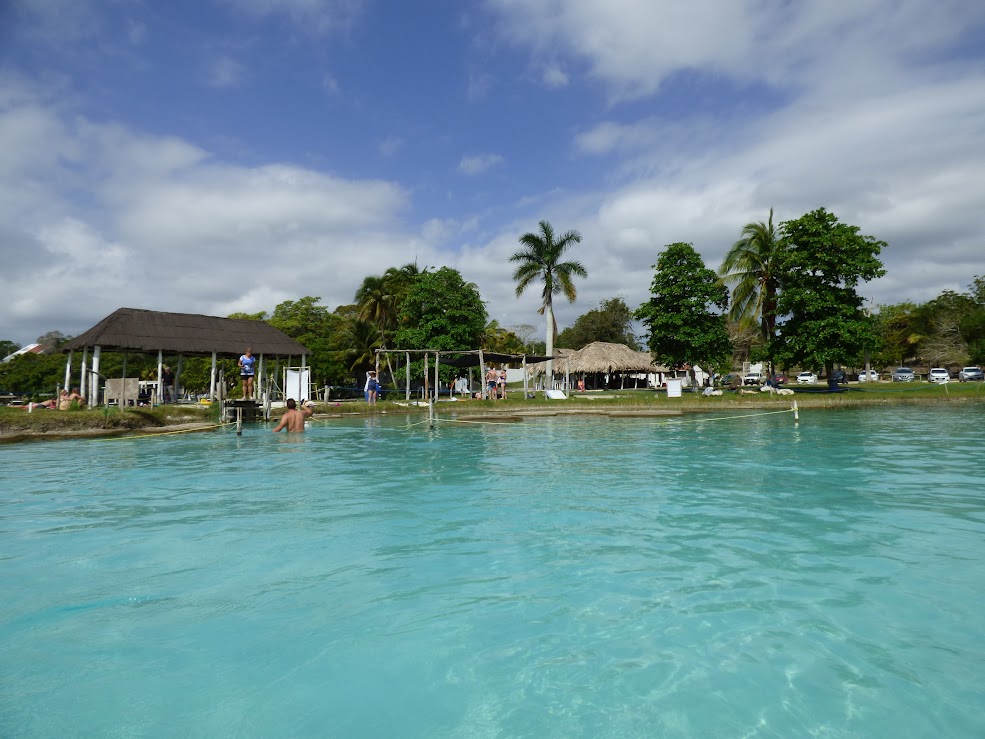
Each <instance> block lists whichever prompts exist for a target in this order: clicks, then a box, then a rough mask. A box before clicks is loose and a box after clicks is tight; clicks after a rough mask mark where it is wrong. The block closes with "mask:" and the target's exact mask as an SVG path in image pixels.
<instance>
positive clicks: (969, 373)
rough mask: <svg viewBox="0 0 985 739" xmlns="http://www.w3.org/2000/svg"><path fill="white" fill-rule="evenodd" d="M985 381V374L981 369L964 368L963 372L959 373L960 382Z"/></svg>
mask: <svg viewBox="0 0 985 739" xmlns="http://www.w3.org/2000/svg"><path fill="white" fill-rule="evenodd" d="M982 380H985V374H983V373H982V368H981V367H962V368H961V371H960V372H958V381H959V382H981V381H982Z"/></svg>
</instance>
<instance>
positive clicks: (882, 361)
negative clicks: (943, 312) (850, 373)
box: [872, 303, 923, 368]
mask: <svg viewBox="0 0 985 739" xmlns="http://www.w3.org/2000/svg"><path fill="white" fill-rule="evenodd" d="M916 311H917V305H916V303H894V304H892V305H880V306H879V311H878V312H877V313H876V314H875V315H874V316H873V317H872V322H873V326H872V329H873V331H874V332H875V341H874V342H873V344H872V348H873V354H872V361H873V362H874V363H875V364H876V366H878V367H882V368H886V367H890V366H893V367H898V366H900V365H905V364H907V363H908V362H909V361H910V360H911V359H914V358H915V357H916V352H917V347H918V345H919V343H920V340H921V339H922V338H923V337H922V336H921V334H920V332H919V330H918V328H917V325H916V324H917V319H916Z"/></svg>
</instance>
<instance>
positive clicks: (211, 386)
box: [209, 352, 216, 401]
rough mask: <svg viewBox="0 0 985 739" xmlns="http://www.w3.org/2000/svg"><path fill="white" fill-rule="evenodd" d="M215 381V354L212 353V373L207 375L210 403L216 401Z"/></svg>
mask: <svg viewBox="0 0 985 739" xmlns="http://www.w3.org/2000/svg"><path fill="white" fill-rule="evenodd" d="M215 381H216V376H215V352H212V372H211V374H210V375H209V400H212V401H214V400H216V395H215Z"/></svg>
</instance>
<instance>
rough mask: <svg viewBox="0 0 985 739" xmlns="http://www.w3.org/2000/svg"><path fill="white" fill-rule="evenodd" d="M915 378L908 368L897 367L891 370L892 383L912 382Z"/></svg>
mask: <svg viewBox="0 0 985 739" xmlns="http://www.w3.org/2000/svg"><path fill="white" fill-rule="evenodd" d="M915 379H917V376H916V375H914V374H913V370H911V369H910V368H909V367H897V368H896V369H894V370H893V382H913V381H914V380H915Z"/></svg>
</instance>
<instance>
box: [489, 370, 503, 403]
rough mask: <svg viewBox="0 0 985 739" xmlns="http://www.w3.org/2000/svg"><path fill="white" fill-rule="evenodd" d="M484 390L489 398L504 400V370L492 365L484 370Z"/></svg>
mask: <svg viewBox="0 0 985 739" xmlns="http://www.w3.org/2000/svg"><path fill="white" fill-rule="evenodd" d="M486 390H487V391H488V393H489V399H490V400H506V370H504V369H502V370H499V372H497V371H496V370H495V369H493V368H492V367H490V368H489V370H488V371H487V372H486Z"/></svg>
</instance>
